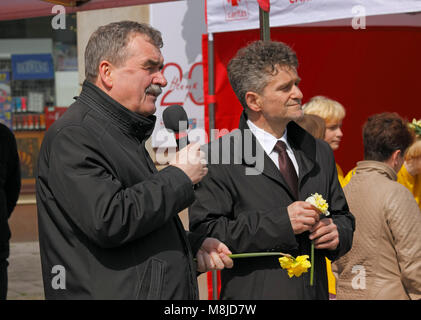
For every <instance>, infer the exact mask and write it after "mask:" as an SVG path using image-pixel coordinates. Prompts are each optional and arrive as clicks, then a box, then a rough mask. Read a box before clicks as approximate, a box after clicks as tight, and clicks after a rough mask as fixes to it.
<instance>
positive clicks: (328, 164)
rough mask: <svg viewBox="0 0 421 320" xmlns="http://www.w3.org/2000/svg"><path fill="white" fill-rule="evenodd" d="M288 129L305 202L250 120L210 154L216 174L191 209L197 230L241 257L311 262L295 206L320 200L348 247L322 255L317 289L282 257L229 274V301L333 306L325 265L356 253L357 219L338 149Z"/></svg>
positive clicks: (241, 265)
mask: <svg viewBox="0 0 421 320" xmlns="http://www.w3.org/2000/svg"><path fill="white" fill-rule="evenodd" d="M287 128H288V142H289V143H290V145H291V147H292V149H293V151H294V155H295V157H296V159H297V162H298V166H299V181H298V183H299V198H298V199H296V198H295V196H294V195H293V194H292V192H291V191H290V189H289V188H288V186H287V184H286V182H285V181H284V179H283V177H282V175H281V174H280V172H279V170H278V168H277V167H276V166H275V164H274V163H273V162H272V160H271V159H270V158H269V157H268V156H267V155H266V153H265V152H264V151H263V149H262V147H261V146H260V144H259V143H258V142H257V140H256V139H255V137H254V136H253V135H252V134H251V132H250V130H249V129H248V126H247V123H246V116H245V114H243V115H242V118H241V121H240V129H239V130H236V131H233V132H231V133H230V134H228V135H225V136H223V137H222V138H220V139H218V140H216V141H214V142H213V143H210V144H209V145H208V146H207V148H206V151H207V152H208V161H209V173H208V175H207V176H206V177H205V178H204V179H203V180H202V181H201V183H200V187H199V188H198V189H197V190H196V200H195V202H194V203H193V205H192V206H191V207H190V210H189V218H190V229H191V230H194V231H196V232H201V233H203V234H206V235H207V236H212V237H215V238H218V239H220V240H221V241H222V242H224V243H225V244H227V245H228V247H229V248H230V249H231V251H232V252H233V253H243V252H260V251H280V252H284V253H290V254H292V255H293V256H297V255H303V254H308V255H310V240H309V239H308V236H309V233H308V232H305V233H303V234H300V235H294V233H293V230H292V227H291V223H290V220H289V216H288V213H287V206H289V205H290V204H291V203H292V202H294V201H296V200H303V201H304V200H305V199H306V198H307V197H308V196H310V195H311V194H312V193H315V192H317V193H319V194H321V195H323V197H324V198H325V199H326V200H327V201H328V203H329V210H330V213H331V217H332V219H333V221H334V223H335V224H336V225H337V227H338V231H339V238H340V244H339V246H338V248H337V249H336V250H335V251H328V250H315V284H314V286H313V287H310V285H309V281H310V280H309V275H310V272H307V273H304V274H303V275H302V276H301V277H298V278H297V277H293V278H289V277H288V275H287V272H286V270H283V269H281V267H280V265H279V262H278V259H277V258H276V257H265V258H247V259H237V260H235V261H234V268H233V269H225V270H223V271H222V272H221V284H222V287H221V298H222V299H327V298H328V287H327V275H326V264H325V257H328V258H329V259H331V260H335V259H337V258H338V257H340V256H342V255H343V254H345V253H346V252H347V251H348V250H349V249H350V248H351V244H352V236H353V231H354V217H353V216H352V214H351V213H350V212H349V210H348V205H347V203H346V199H345V196H344V194H343V192H342V189H341V187H340V185H339V181H338V178H337V172H336V167H335V159H334V156H333V153H332V150H331V148H330V147H329V145H328V144H327V143H326V142H324V141H321V140H318V139H314V138H313V137H312V136H311V135H310V134H308V133H307V132H306V131H304V130H303V129H302V128H301V127H299V126H298V125H297V124H296V123H295V122H290V123H289V124H288V127H287Z"/></svg>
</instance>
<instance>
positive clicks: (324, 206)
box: [306, 193, 330, 286]
mask: <svg viewBox="0 0 421 320" xmlns="http://www.w3.org/2000/svg"><path fill="white" fill-rule="evenodd" d="M306 202H308V203H311V204H312V205H313V206H315V207H316V208H317V209H318V210H319V211H320V213H321V214H323V215H325V216H328V215H329V214H330V213H329V210H328V209H329V204H328V203H327V202H326V200H325V199H323V197H322V195H320V194H318V193H313V194H312V195H311V196H310V197H308V198H307V199H306ZM310 254H311V270H310V285H311V286H312V285H313V276H314V240H312V241H311V253H310Z"/></svg>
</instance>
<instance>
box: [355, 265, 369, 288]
mask: <svg viewBox="0 0 421 320" xmlns="http://www.w3.org/2000/svg"><path fill="white" fill-rule="evenodd" d="M351 272H352V273H356V276H355V277H354V278H352V283H351V285H352V288H353V289H354V290H365V288H366V283H365V280H366V274H365V268H364V266H361V265H356V266H353V267H352V270H351Z"/></svg>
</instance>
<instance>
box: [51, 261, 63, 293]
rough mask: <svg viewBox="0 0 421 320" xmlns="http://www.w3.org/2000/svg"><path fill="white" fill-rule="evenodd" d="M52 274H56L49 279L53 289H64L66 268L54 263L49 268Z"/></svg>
mask: <svg viewBox="0 0 421 320" xmlns="http://www.w3.org/2000/svg"><path fill="white" fill-rule="evenodd" d="M51 273H52V274H56V273H57V275H55V276H54V277H53V279H52V280H51V287H52V288H53V289H54V290H57V289H62V290H64V289H66V269H65V268H64V267H63V266H62V265H59V264H58V265H55V266H54V267H53V268H52V269H51Z"/></svg>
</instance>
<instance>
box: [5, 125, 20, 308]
mask: <svg viewBox="0 0 421 320" xmlns="http://www.w3.org/2000/svg"><path fill="white" fill-rule="evenodd" d="M20 187H21V182H20V166H19V156H18V151H17V147H16V139H15V136H14V135H13V133H12V132H11V131H10V130H9V128H7V127H6V126H5V125H3V124H1V123H0V300H4V299H6V297H7V280H8V279H7V266H8V265H9V263H8V262H7V258H8V257H9V240H10V228H9V224H8V219H9V218H10V215H11V214H12V211H13V209H14V208H15V205H16V202H17V200H18V197H19V192H20Z"/></svg>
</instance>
